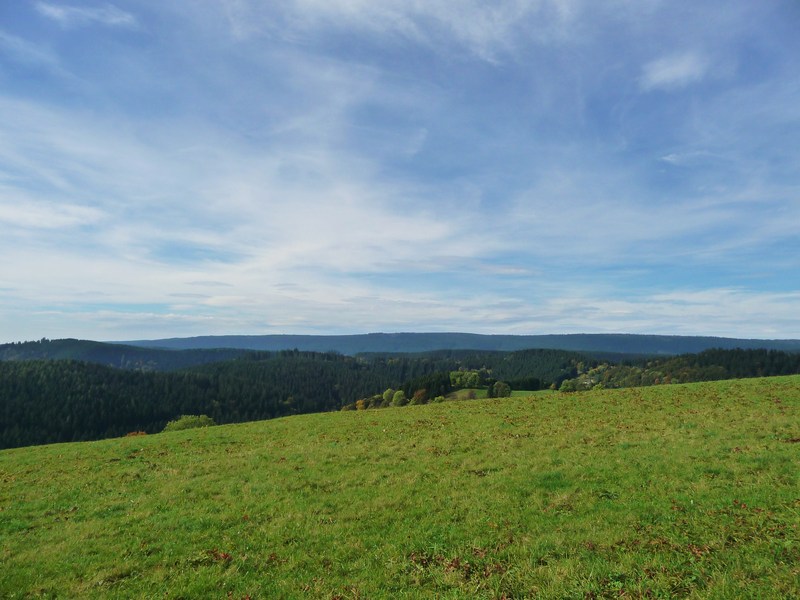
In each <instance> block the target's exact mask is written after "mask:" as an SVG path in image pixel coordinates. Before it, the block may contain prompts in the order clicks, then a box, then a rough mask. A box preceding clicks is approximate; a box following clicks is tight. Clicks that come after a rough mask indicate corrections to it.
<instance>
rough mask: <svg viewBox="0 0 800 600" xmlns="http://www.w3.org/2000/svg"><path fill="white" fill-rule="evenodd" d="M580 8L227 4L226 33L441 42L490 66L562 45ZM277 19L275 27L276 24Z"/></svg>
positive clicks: (514, 0)
mask: <svg viewBox="0 0 800 600" xmlns="http://www.w3.org/2000/svg"><path fill="white" fill-rule="evenodd" d="M583 4H584V2H583V0H502V1H498V2H492V3H489V4H487V3H485V2H480V1H478V0H465V1H463V2H458V3H454V2H450V1H449V0H411V1H409V0H288V1H286V2H283V3H281V4H279V5H275V4H271V5H269V7H268V8H266V6H265V5H263V4H260V3H258V2H251V1H248V0H225V2H224V6H225V10H226V15H227V17H228V20H229V22H230V24H231V29H232V31H233V33H234V35H236V36H237V37H239V38H246V37H249V36H252V35H257V34H262V33H265V32H267V33H269V34H270V35H283V36H288V37H290V38H293V37H295V36H304V35H305V34H306V33H307V32H310V31H320V30H324V29H330V28H337V27H338V28H346V29H349V30H357V31H361V32H365V33H371V34H379V35H381V36H388V37H386V41H389V42H391V40H392V38H395V39H405V40H410V41H412V42H414V43H415V44H421V45H423V46H429V47H430V46H440V45H441V43H442V42H443V41H444V40H448V42H451V43H455V44H457V45H458V46H460V47H461V48H466V49H467V50H468V51H469V52H471V53H472V54H473V55H475V56H478V57H480V58H481V59H484V60H487V61H490V62H495V61H496V60H497V59H498V57H500V56H502V55H504V54H507V53H508V52H510V51H512V50H513V49H514V47H515V45H516V44H517V43H518V42H519V41H520V40H521V39H524V40H526V41H527V42H530V41H536V42H539V43H544V42H551V41H556V40H560V39H563V38H564V37H565V36H566V35H567V31H568V30H569V28H570V26H571V24H572V23H573V22H574V21H575V19H576V18H577V17H578V15H579V14H580V12H581V7H582V5H583ZM276 17H278V18H279V19H280V25H278V24H277V22H276Z"/></svg>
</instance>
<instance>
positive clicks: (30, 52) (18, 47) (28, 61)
mask: <svg viewBox="0 0 800 600" xmlns="http://www.w3.org/2000/svg"><path fill="white" fill-rule="evenodd" d="M0 51H2V52H3V53H4V54H6V55H8V56H10V57H11V58H12V59H13V60H14V61H15V62H18V63H21V64H25V65H38V66H43V67H46V68H48V69H50V70H53V71H60V64H59V60H58V57H57V56H56V55H55V54H54V53H53V52H52V51H50V50H49V49H48V48H45V47H43V46H40V45H37V44H33V43H31V42H29V41H27V40H24V39H22V38H20V37H17V36H15V35H11V34H9V33H6V32H4V31H0Z"/></svg>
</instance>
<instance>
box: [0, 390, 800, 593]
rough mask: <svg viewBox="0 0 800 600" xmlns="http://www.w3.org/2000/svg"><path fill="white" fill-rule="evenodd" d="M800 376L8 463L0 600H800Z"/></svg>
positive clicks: (379, 415) (436, 410) (386, 415)
mask: <svg viewBox="0 0 800 600" xmlns="http://www.w3.org/2000/svg"><path fill="white" fill-rule="evenodd" d="M799 409H800V377H798V376H792V377H778V378H769V379H750V380H736V381H722V382H714V383H706V384H689V385H673V386H655V387H649V388H636V389H624V390H598V391H593V392H585V393H576V394H561V393H551V392H546V393H545V392H542V393H537V394H532V395H529V396H527V397H513V398H505V399H494V400H469V401H452V402H445V403H439V404H430V405H425V406H409V407H404V408H395V409H381V410H367V411H351V412H339V413H326V414H315V415H305V416H296V417H288V418H283V419H276V420H273V421H265V422H257V423H248V424H242V425H230V426H224V427H222V426H220V427H210V428H205V429H194V430H188V431H181V432H175V433H163V434H158V435H149V436H138V437H127V438H119V439H111V440H104V441H99V442H85V443H77V444H58V445H52V446H39V447H32V448H21V449H14V450H5V451H2V452H0V597H3V598H220V599H228V598H235V599H242V598H250V599H255V598H327V599H334V598H340V599H344V598H487V599H489V598H493V599H501V598H506V599H510V598H575V599H593V598H676V597H679V598H759V599H761V598H767V599H768V598H776V599H777V598H781V599H784V598H796V597H800V479H799V476H800V410H799Z"/></svg>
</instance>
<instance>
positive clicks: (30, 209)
mask: <svg viewBox="0 0 800 600" xmlns="http://www.w3.org/2000/svg"><path fill="white" fill-rule="evenodd" d="M0 194H2V195H3V198H2V199H0V223H5V224H6V225H12V226H14V227H22V228H26V229H65V228H72V227H79V226H84V225H91V224H95V223H97V222H99V221H100V220H101V219H102V218H103V213H102V211H100V210H97V209H96V208H92V207H89V206H80V205H68V204H67V205H63V204H62V205H59V204H53V203H50V202H41V201H38V200H33V199H24V200H23V199H20V198H14V195H13V191H9V190H6V189H4V188H3V186H0Z"/></svg>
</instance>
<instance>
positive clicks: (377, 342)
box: [122, 333, 800, 355]
mask: <svg viewBox="0 0 800 600" xmlns="http://www.w3.org/2000/svg"><path fill="white" fill-rule="evenodd" d="M122 343H124V344H129V345H132V346H143V347H148V348H169V349H172V350H185V349H192V348H194V349H198V348H243V349H247V350H269V351H275V350H286V349H293V348H297V349H298V350H306V351H314V352H332V351H333V352H340V353H342V354H349V355H355V354H360V353H364V352H428V351H431V350H442V349H453V350H457V349H462V350H496V351H512V350H525V349H529V348H545V349H551V350H570V351H576V352H603V353H607V352H612V353H619V354H687V353H694V352H702V351H703V350H708V349H710V348H721V349H733V348H763V349H767V350H784V351H787V352H800V340H757V339H736V338H720V337H702V336H677V335H631V334H583V333H581V334H564V335H480V334H475V333H369V334H361V335H225V336H199V337H190V338H170V339H162V340H136V341H128V342H122Z"/></svg>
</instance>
